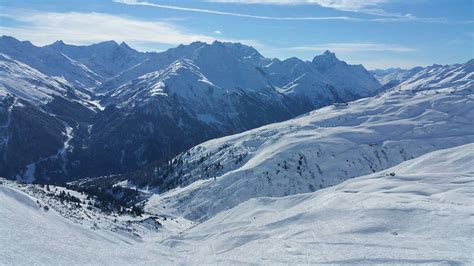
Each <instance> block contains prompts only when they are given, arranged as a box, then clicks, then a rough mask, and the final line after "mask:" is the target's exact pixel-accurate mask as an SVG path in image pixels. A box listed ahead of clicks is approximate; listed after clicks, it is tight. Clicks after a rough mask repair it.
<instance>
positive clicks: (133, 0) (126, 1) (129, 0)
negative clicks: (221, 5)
mask: <svg viewBox="0 0 474 266" xmlns="http://www.w3.org/2000/svg"><path fill="white" fill-rule="evenodd" d="M115 2H117V3H121V4H126V5H141V6H151V7H156V8H162V9H171V10H179V11H188V12H198V13H207V14H214V15H224V16H233V17H243V18H254V19H265V20H356V18H351V17H346V16H320V17H316V16H314V17H270V16H260V15H251V14H245V13H236V12H226V11H218V10H211V9H201V8H190V7H181V6H174V5H162V4H155V3H151V2H145V1H136V0H115Z"/></svg>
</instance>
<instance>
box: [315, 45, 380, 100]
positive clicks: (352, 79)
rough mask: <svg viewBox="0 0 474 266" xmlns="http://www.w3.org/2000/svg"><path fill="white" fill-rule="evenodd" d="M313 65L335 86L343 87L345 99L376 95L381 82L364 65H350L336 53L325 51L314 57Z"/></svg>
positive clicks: (342, 92) (343, 97)
mask: <svg viewBox="0 0 474 266" xmlns="http://www.w3.org/2000/svg"><path fill="white" fill-rule="evenodd" d="M312 65H313V66H314V68H316V70H317V71H319V72H320V73H321V74H322V75H324V76H325V77H326V78H327V79H328V80H329V81H330V82H331V83H332V85H333V86H334V87H336V88H340V89H342V91H341V92H340V94H342V95H340V97H341V98H342V99H344V100H345V101H349V100H355V99H357V98H360V95H363V96H365V97H368V96H371V95H374V94H375V93H377V92H378V91H379V90H380V83H379V82H378V81H377V80H376V79H375V78H374V77H373V76H372V75H371V74H370V73H369V72H368V71H367V70H366V69H365V68H364V66H362V65H349V64H347V63H346V62H344V61H340V60H339V59H337V57H336V55H335V54H334V53H331V52H330V51H326V52H324V53H323V54H322V55H319V56H316V57H314V58H313V61H312Z"/></svg>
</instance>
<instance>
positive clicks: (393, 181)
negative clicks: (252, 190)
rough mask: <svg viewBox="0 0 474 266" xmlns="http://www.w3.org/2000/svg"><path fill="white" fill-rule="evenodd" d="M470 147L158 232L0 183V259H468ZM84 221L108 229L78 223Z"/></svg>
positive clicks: (473, 176)
mask: <svg viewBox="0 0 474 266" xmlns="http://www.w3.org/2000/svg"><path fill="white" fill-rule="evenodd" d="M473 150H474V144H472V143H471V144H467V145H463V146H458V147H455V148H451V149H446V150H440V151H435V152H432V153H428V154H426V155H423V156H421V157H419V158H416V159H413V160H409V161H406V162H404V163H402V164H400V165H397V166H395V167H393V168H390V169H387V170H384V171H381V172H377V173H374V174H371V175H367V176H362V177H357V178H354V179H352V180H348V181H346V182H344V183H342V184H339V185H336V186H334V187H331V188H326V189H322V190H320V191H317V192H313V193H307V194H299V195H294V196H288V197H283V198H266V197H263V198H256V199H251V200H248V201H246V202H243V203H241V204H239V205H237V206H236V207H234V208H232V209H230V210H228V211H224V212H221V213H219V214H217V215H216V216H214V217H212V218H211V219H209V220H207V221H205V222H203V223H201V224H197V225H192V224H188V225H186V224H181V225H180V224H179V223H180V222H183V221H185V220H183V219H179V218H178V219H165V220H160V221H161V222H163V227H160V228H159V229H158V230H150V229H147V226H146V223H145V224H143V226H139V225H138V224H136V223H134V222H125V224H126V226H118V225H119V223H121V222H120V221H121V220H123V219H122V218H121V217H117V216H105V214H100V215H99V216H97V217H91V216H95V215H96V214H94V213H93V212H91V211H85V210H81V209H80V208H79V209H75V208H71V207H69V208H68V209H66V207H64V208H65V209H64V210H61V211H60V212H56V211H55V208H61V206H55V207H54V208H53V207H51V206H52V205H50V208H49V210H48V211H46V210H44V209H43V206H47V205H49V204H51V202H50V201H43V200H44V199H45V198H44V197H43V196H44V195H43V194H42V193H39V192H38V191H37V190H35V189H33V190H31V189H27V188H25V187H22V186H21V185H15V186H7V185H5V184H1V185H0V203H1V204H0V243H3V244H4V245H2V248H1V249H0V264H7V265H9V264H68V263H69V264H135V263H137V264H156V262H157V261H160V262H161V263H165V264H167V263H172V264H183V263H184V264H192V265H202V264H216V263H218V264H252V263H254V264H295V263H297V264H308V263H310V264H322V263H329V264H373V263H375V264H381V263H390V264H401V263H402V264H406V263H407V264H414V263H425V264H471V263H472V262H473V261H474V257H473V255H472V250H473V249H474V246H473V243H474V242H473V241H472V239H473V237H474V235H473V232H472V227H473V226H474V220H473V218H472V217H474V211H473V208H472V202H473V201H474V198H473V195H474V191H473V188H474V187H473V186H472V183H473V182H474V168H473V166H474V156H473V152H472V151H473ZM22 190H25V191H28V193H29V195H27V194H26V193H24V192H22ZM39 190H41V188H39ZM71 193H73V192H72V191H71ZM40 195H42V196H40ZM77 196H80V197H85V196H83V195H82V196H81V195H79V194H77ZM84 199H85V198H84ZM58 204H59V203H58ZM150 211H152V212H155V211H158V212H162V210H160V209H155V208H150ZM65 212H66V213H69V212H75V213H79V214H80V213H82V215H83V217H82V218H81V219H76V220H74V219H66V218H65V217H63V216H61V215H60V214H62V213H65ZM85 213H88V214H89V216H87V215H85ZM168 217H169V216H168ZM76 218H77V217H76ZM79 218H80V217H79ZM91 219H94V220H93V221H95V222H97V223H101V224H107V223H110V225H111V226H112V228H113V230H109V229H106V228H103V227H101V226H95V225H94V226H85V225H84V224H87V222H88V221H89V220H91ZM117 219H118V220H119V222H117ZM135 219H136V218H135ZM146 220H147V219H144V220H143V221H146ZM114 223H117V224H114ZM114 225H115V226H114ZM136 229H140V236H141V237H140V238H137V236H136V235H134V234H133V232H135V231H136ZM58 254H61V255H60V256H59V255H58Z"/></svg>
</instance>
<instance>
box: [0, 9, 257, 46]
mask: <svg viewBox="0 0 474 266" xmlns="http://www.w3.org/2000/svg"><path fill="white" fill-rule="evenodd" d="M0 17H8V18H9V19H12V20H15V21H17V22H21V23H18V24H16V25H14V26H3V25H0V32H1V33H2V34H4V35H11V36H14V37H16V38H19V39H24V40H29V41H31V42H33V43H34V44H36V45H46V44H50V43H52V42H54V41H56V40H64V41H66V42H68V43H71V44H79V45H80V44H91V43H95V42H100V41H108V40H116V41H125V42H127V43H129V44H132V46H134V47H137V48H140V47H142V46H143V47H149V46H150V45H152V44H165V45H178V44H187V43H191V42H194V41H203V42H213V41H214V40H215V39H216V37H213V36H208V35H204V34H197V33H193V32H191V31H189V30H187V29H184V28H182V27H177V26H176V25H174V24H172V23H169V22H161V21H149V20H148V21H145V20H139V19H135V18H131V17H126V16H119V15H110V14H104V13H79V12H67V13H57V12H34V11H12V10H9V12H6V13H1V14H0ZM222 41H231V42H233V41H239V42H244V43H249V44H252V45H255V46H257V47H262V45H261V44H260V43H258V42H257V41H255V40H232V39H222Z"/></svg>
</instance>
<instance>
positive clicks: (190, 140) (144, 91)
mask: <svg viewBox="0 0 474 266" xmlns="http://www.w3.org/2000/svg"><path fill="white" fill-rule="evenodd" d="M0 52H1V53H2V54H3V55H4V57H2V58H1V59H2V60H1V62H2V64H3V65H5V66H7V65H8V67H9V69H8V70H5V71H3V72H2V73H1V74H2V76H3V77H5V78H3V79H2V80H3V84H4V88H8V90H3V91H4V92H2V94H4V95H6V93H7V92H6V91H8V94H9V95H11V96H12V97H14V98H15V97H17V98H21V99H23V100H26V101H29V103H31V104H32V105H35V106H37V108H38V109H39V111H40V113H41V114H43V115H44V116H49V117H50V118H51V119H52V120H57V119H58V117H57V116H58V113H57V112H58V108H54V109H55V110H56V111H55V112H56V113H55V112H52V111H51V110H50V109H52V108H53V107H54V106H58V103H61V106H62V107H61V111H64V112H66V114H67V119H66V118H62V117H59V118H60V119H59V120H61V121H62V122H61V123H64V125H65V126H64V128H63V130H62V131H61V132H62V133H64V134H65V135H67V136H69V137H67V138H66V139H64V138H63V137H60V138H58V139H64V140H63V141H64V142H66V140H67V147H68V148H67V149H66V150H65V151H64V152H65V156H62V158H65V159H67V160H66V161H65V162H61V163H51V162H49V160H48V166H46V165H45V166H44V167H38V163H39V161H42V160H43V159H44V157H45V154H44V153H42V154H43V155H42V156H41V157H38V156H36V157H35V158H36V159H34V160H33V159H31V158H30V159H28V160H27V162H28V163H26V164H25V163H23V165H22V167H20V168H22V169H23V170H19V171H20V172H19V173H15V174H19V176H22V175H24V174H25V173H26V172H27V171H28V169H30V172H32V175H33V176H35V177H36V178H37V179H38V180H48V179H51V178H52V179H57V178H61V176H63V177H62V178H67V179H69V178H77V177H84V176H94V175H107V174H111V173H120V172H128V171H131V170H135V169H137V168H139V167H141V166H143V165H146V164H149V163H151V162H153V161H156V160H159V161H163V160H167V159H169V158H170V157H172V156H174V155H176V154H178V153H179V152H181V151H183V150H185V149H187V148H190V147H192V146H194V145H196V144H198V143H200V142H203V141H205V140H208V139H212V138H216V137H221V136H224V135H229V134H234V133H237V132H242V131H245V130H248V129H251V128H255V127H258V126H262V125H265V124H269V123H274V122H279V121H283V120H287V119H290V118H292V117H296V116H298V115H301V114H303V113H306V112H308V111H311V110H313V109H316V108H319V107H323V106H327V105H329V104H332V103H334V102H345V101H349V100H353V99H358V98H361V97H366V96H371V95H374V94H375V93H377V92H378V89H379V88H380V85H377V84H376V81H375V83H373V81H374V80H373V78H372V76H371V75H370V73H368V72H367V71H366V70H365V69H363V67H362V66H351V65H348V64H346V63H345V62H342V61H339V60H338V59H337V58H336V57H335V55H334V54H331V53H329V52H328V53H326V54H325V55H323V56H321V59H320V60H319V61H320V62H319V61H318V60H316V59H315V61H313V62H304V61H302V60H299V59H296V58H290V59H287V60H284V61H280V60H278V59H268V58H265V57H263V56H262V55H261V54H260V53H259V52H258V51H257V50H255V49H254V48H252V47H250V46H246V45H243V44H240V43H227V42H218V41H215V42H213V43H210V44H208V43H203V42H194V43H191V44H189V45H180V46H178V47H176V48H172V49H169V50H167V51H164V52H160V53H141V52H138V51H135V50H133V49H132V48H130V47H128V45H126V44H125V43H122V44H117V43H116V42H114V41H109V42H102V43H98V44H93V45H88V46H74V45H68V44H65V43H64V42H62V41H57V42H55V43H53V44H51V45H47V46H44V47H36V46H34V45H32V44H31V43H29V42H20V41H18V40H16V39H14V38H12V37H7V36H3V37H1V38H0ZM323 57H324V58H325V57H330V60H329V61H330V62H327V61H328V60H323V59H322V58H323ZM317 61H318V62H317ZM13 63H14V64H16V66H15V67H12V66H11V65H12V64H13ZM318 68H319V69H321V71H322V72H324V73H322V72H319V71H318ZM14 69H15V70H14ZM14 71H16V72H18V73H20V74H15V73H13V72H14ZM29 73H31V75H30V74H29ZM343 79H347V80H350V81H349V83H351V84H356V86H351V87H349V86H346V84H344V83H343V82H341V80H343ZM46 81H47V82H48V84H49V83H51V84H52V85H51V84H50V85H48V86H46V85H44V84H46V83H45V82H46ZM364 82H365V83H367V86H365V85H364V84H363V83H364ZM33 87H34V88H35V89H32V88H33ZM376 87H377V88H376ZM66 93H67V95H66ZM51 95H54V96H55V97H52V96H51ZM56 96H57V97H56ZM53 98H54V99H53ZM71 103H72V104H73V106H71ZM64 105H67V106H68V107H65V106H64ZM74 105H80V106H82V107H85V108H88V109H90V111H91V112H92V113H93V114H91V113H89V112H88V113H87V114H84V112H83V111H82V109H81V108H76V107H77V106H74ZM5 110H10V109H9V108H8V107H6V108H5ZM5 112H6V111H5ZM255 114H259V115H258V116H257V115H255ZM62 115H64V114H62ZM17 119H18V118H17ZM42 124H45V128H47V123H42ZM66 124H67V126H66ZM66 128H70V130H69V131H70V133H67V134H66V133H65V132H66ZM62 133H61V134H62ZM56 135H57V134H56ZM63 146H65V145H63ZM48 151H49V152H51V150H49V149H48ZM55 155H57V152H53V153H51V154H50V156H46V157H48V158H50V157H51V156H55ZM66 155H67V156H66ZM28 165H29V167H30V168H28ZM33 165H34V166H35V167H34V170H31V169H33ZM0 173H1V174H3V175H8V176H10V177H11V175H12V174H11V172H8V174H7V173H5V172H2V169H0Z"/></svg>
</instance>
